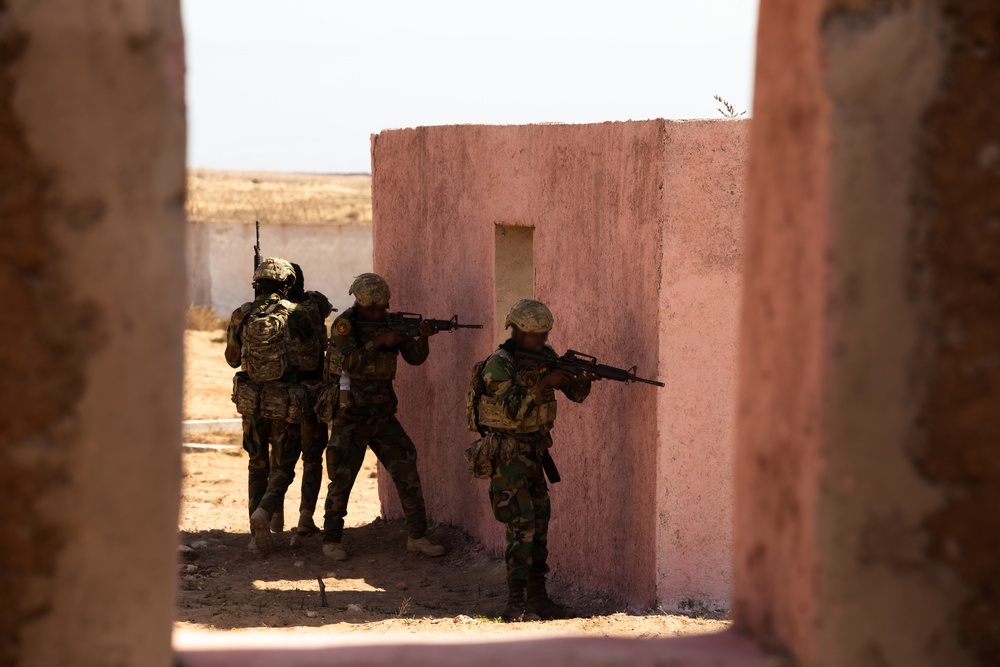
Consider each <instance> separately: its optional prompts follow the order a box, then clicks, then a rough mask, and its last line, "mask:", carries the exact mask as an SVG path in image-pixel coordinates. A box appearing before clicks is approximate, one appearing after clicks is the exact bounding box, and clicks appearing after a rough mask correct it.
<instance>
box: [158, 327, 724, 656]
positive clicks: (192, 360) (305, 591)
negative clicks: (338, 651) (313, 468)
mask: <svg viewBox="0 0 1000 667" xmlns="http://www.w3.org/2000/svg"><path fill="white" fill-rule="evenodd" d="M222 351H223V343H222V342H221V332H194V331H189V332H188V333H187V353H188V378H187V381H186V384H185V386H186V391H187V396H186V397H185V412H186V414H188V415H189V416H198V417H203V418H207V417H218V416H225V417H228V416H230V415H231V414H232V404H231V403H229V392H230V382H231V378H232V371H231V370H230V369H229V367H228V366H227V365H226V363H225V361H224V360H223V359H222ZM187 439H188V440H197V442H199V443H213V444H216V445H227V444H228V445H231V447H229V448H225V449H221V450H219V449H211V450H208V449H192V448H187V449H186V451H185V453H184V494H183V502H182V507H181V513H180V521H179V528H180V542H181V544H182V545H183V546H182V547H181V551H179V552H178V557H179V564H178V568H179V573H180V576H179V581H178V583H179V588H180V590H179V591H178V600H177V615H176V627H177V628H182V629H215V630H219V631H248V630H254V629H261V628H270V629H282V630H289V631H295V632H361V631H363V632H375V633H388V632H391V633H407V632H413V633H428V632H429V633H463V634H476V635H477V636H478V635H481V636H484V637H489V636H499V635H506V634H507V633H511V632H525V631H533V632H539V631H544V632H557V633H560V634H566V633H585V634H596V635H606V636H627V637H650V636H671V635H687V634H698V633H706V632H715V631H721V630H723V629H725V628H727V627H728V623H727V622H726V621H723V620H711V619H700V618H688V617H684V616H671V615H665V614H662V613H659V612H657V611H655V610H636V609H632V610H628V609H627V608H626V607H625V605H623V604H622V603H620V602H619V601H616V600H613V599H610V598H609V597H608V596H606V595H603V594H601V593H596V592H593V591H587V590H581V589H577V588H574V587H573V586H572V585H571V582H567V581H563V580H560V579H558V577H556V578H554V580H553V582H552V586H551V590H552V593H553V597H556V598H557V599H559V600H560V601H562V602H565V603H568V604H570V605H572V606H573V607H574V608H575V609H576V610H577V611H578V612H580V613H581V615H582V616H583V617H582V618H578V619H574V620H566V621H550V622H546V623H541V622H534V623H515V624H504V623H499V622H497V620H496V616H497V615H498V613H499V610H500V608H501V607H502V605H503V602H504V598H505V594H506V592H505V591H506V589H505V584H504V572H503V565H502V563H501V562H500V560H499V558H497V557H496V556H494V555H491V554H488V553H485V552H484V551H483V549H482V547H481V546H480V545H478V544H476V543H475V542H473V541H472V540H471V539H470V538H469V537H468V536H467V535H465V534H464V533H463V532H462V531H461V530H459V529H457V528H454V527H450V526H443V525H437V526H433V527H432V534H433V537H434V538H435V539H436V540H438V541H440V542H441V543H442V544H444V545H445V546H447V547H448V550H449V552H448V554H447V555H446V556H444V557H443V558H438V559H432V558H427V557H424V556H421V555H419V554H411V553H408V552H407V551H406V549H405V545H406V534H405V532H404V530H403V525H402V522H400V521H382V520H381V519H380V518H379V503H378V494H377V489H376V478H375V476H376V472H375V459H374V456H372V455H371V453H370V452H369V455H368V457H367V459H366V460H365V466H364V468H363V469H362V471H361V474H360V475H359V477H358V482H357V484H356V486H355V488H354V491H353V494H352V496H351V507H350V514H349V515H348V517H347V530H346V532H345V536H344V546H345V548H346V549H347V550H348V552H349V554H350V556H351V557H350V559H349V560H347V561H345V562H340V563H337V562H333V561H330V560H328V559H326V558H325V557H324V556H323V555H322V552H321V550H320V540H319V537H318V536H317V537H314V538H311V540H310V541H307V542H306V543H304V544H302V545H299V546H296V547H292V546H290V545H289V539H288V538H289V537H290V535H289V533H287V532H285V533H283V534H282V536H281V538H280V539H279V540H277V544H278V547H277V548H276V549H275V551H274V552H273V553H272V554H270V555H269V556H268V557H266V558H264V557H260V556H258V555H256V554H253V553H251V552H249V551H248V550H247V544H248V542H249V531H248V526H247V524H248V520H247V511H246V455H245V454H244V452H243V450H242V448H240V447H239V441H240V436H239V434H238V433H204V434H203V433H199V434H197V435H194V434H192V435H191V436H189V437H188V438H187ZM300 472H301V470H299V471H297V476H296V481H295V482H294V483H293V484H292V486H291V488H290V489H289V492H288V495H287V497H286V499H285V514H286V517H288V519H289V522H291V521H293V520H294V518H295V517H296V516H297V514H298V504H299V478H298V474H299V473H300ZM324 495H325V493H324V494H321V497H320V505H321V507H320V509H319V511H317V513H316V515H315V518H316V521H317V522H320V523H321V522H322V500H323V496H324ZM320 581H322V583H323V586H324V587H325V600H324V596H323V595H322V594H321V592H320Z"/></svg>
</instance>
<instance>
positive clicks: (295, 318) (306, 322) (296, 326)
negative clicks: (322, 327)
mask: <svg viewBox="0 0 1000 667" xmlns="http://www.w3.org/2000/svg"><path fill="white" fill-rule="evenodd" d="M289 311H290V313H289V315H288V327H289V328H290V329H291V332H292V336H294V337H295V338H298V339H299V340H307V339H309V338H312V336H313V334H314V333H315V332H314V331H313V323H312V321H311V320H310V319H309V316H308V315H307V314H306V311H305V309H304V308H299V307H298V306H294V305H293V306H291V307H290V308H289Z"/></svg>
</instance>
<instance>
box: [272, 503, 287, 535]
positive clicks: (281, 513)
mask: <svg viewBox="0 0 1000 667" xmlns="http://www.w3.org/2000/svg"><path fill="white" fill-rule="evenodd" d="M284 529H285V510H284V509H280V510H278V511H277V512H275V513H274V514H272V515H271V532H272V533H280V532H281V531H283V530H284Z"/></svg>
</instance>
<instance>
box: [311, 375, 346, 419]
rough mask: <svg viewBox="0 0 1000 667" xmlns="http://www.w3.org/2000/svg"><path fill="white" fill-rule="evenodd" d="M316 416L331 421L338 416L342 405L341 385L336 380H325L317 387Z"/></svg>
mask: <svg viewBox="0 0 1000 667" xmlns="http://www.w3.org/2000/svg"><path fill="white" fill-rule="evenodd" d="M317 389H318V391H317V395H316V404H315V406H314V409H315V410H316V416H317V417H318V418H319V420H320V421H321V422H326V423H330V422H332V421H333V420H334V419H336V417H337V412H338V407H339V405H340V387H339V385H338V384H337V383H336V382H324V383H322V384H321V385H319V387H318V388H317Z"/></svg>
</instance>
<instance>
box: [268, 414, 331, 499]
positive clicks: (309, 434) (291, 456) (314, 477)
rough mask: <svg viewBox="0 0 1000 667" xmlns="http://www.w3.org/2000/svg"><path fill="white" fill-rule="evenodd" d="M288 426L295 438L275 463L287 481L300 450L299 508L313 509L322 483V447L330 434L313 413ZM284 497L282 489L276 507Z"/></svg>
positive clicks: (291, 478)
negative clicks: (300, 487) (300, 485)
mask: <svg viewBox="0 0 1000 667" xmlns="http://www.w3.org/2000/svg"><path fill="white" fill-rule="evenodd" d="M289 427H290V432H291V437H292V438H295V439H297V441H298V442H297V444H295V445H292V446H290V447H286V448H285V452H283V456H282V458H281V460H280V461H278V462H277V465H280V466H281V468H282V471H283V473H284V474H285V475H287V477H288V479H289V481H291V480H293V479H295V464H296V463H298V460H299V452H300V451H301V452H302V500H301V501H300V502H299V512H300V513H301V512H308V513H309V514H312V513H313V512H315V511H316V502H317V501H318V500H319V492H320V489H321V488H322V486H323V451H324V450H325V449H326V443H327V441H328V438H329V436H328V434H327V427H326V424H325V423H323V422H321V421H319V419H316V417H315V416H311V418H310V419H309V420H307V421H304V422H302V423H301V424H289ZM272 465H275V462H273V461H272ZM284 500H285V496H284V493H282V496H281V503H280V504H279V505H278V507H279V508H280V507H282V505H283V504H284Z"/></svg>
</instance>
